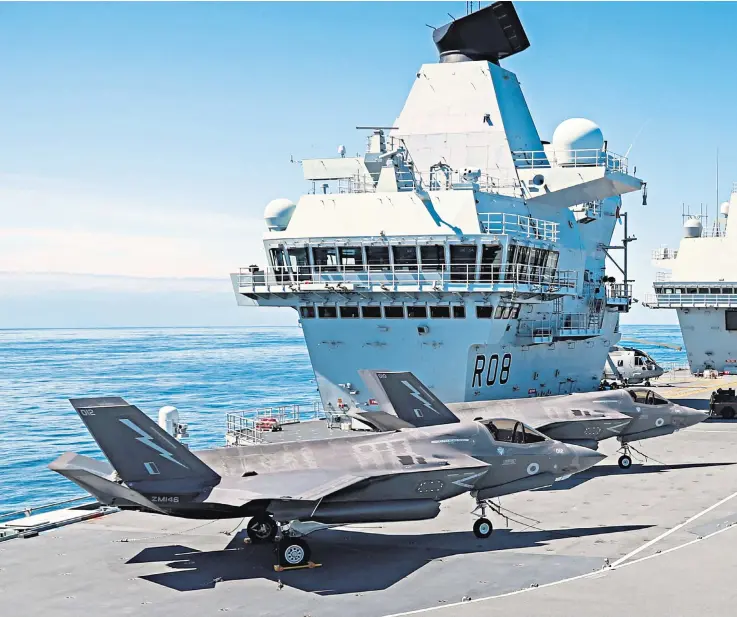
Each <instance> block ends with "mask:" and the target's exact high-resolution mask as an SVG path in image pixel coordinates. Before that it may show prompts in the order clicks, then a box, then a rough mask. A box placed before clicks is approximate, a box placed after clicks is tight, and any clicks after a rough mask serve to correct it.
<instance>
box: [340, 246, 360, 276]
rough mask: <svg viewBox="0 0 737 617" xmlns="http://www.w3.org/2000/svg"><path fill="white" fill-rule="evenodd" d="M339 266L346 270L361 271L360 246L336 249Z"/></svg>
mask: <svg viewBox="0 0 737 617" xmlns="http://www.w3.org/2000/svg"><path fill="white" fill-rule="evenodd" d="M338 256H339V257H340V265H341V266H343V267H344V268H345V269H346V270H362V269H363V253H362V251H361V247H360V246H341V247H340V248H339V249H338Z"/></svg>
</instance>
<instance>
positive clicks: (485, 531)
mask: <svg viewBox="0 0 737 617" xmlns="http://www.w3.org/2000/svg"><path fill="white" fill-rule="evenodd" d="M493 531H494V527H493V526H492V524H491V521H490V520H489V519H488V518H480V519H478V520H477V521H476V522H475V523H474V524H473V535H475V536H476V537H477V538H482V539H483V538H488V537H489V536H490V535H491V533H492V532H493Z"/></svg>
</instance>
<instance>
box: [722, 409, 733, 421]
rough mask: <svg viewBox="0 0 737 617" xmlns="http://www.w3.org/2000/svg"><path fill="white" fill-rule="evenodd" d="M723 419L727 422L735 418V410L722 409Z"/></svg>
mask: <svg viewBox="0 0 737 617" xmlns="http://www.w3.org/2000/svg"><path fill="white" fill-rule="evenodd" d="M722 418H724V419H725V420H731V419H732V418H734V409H733V408H732V407H725V408H724V409H722Z"/></svg>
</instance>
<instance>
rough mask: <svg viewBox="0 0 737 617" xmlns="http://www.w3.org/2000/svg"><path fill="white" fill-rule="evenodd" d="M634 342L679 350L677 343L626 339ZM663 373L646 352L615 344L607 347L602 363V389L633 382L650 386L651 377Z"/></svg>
mask: <svg viewBox="0 0 737 617" xmlns="http://www.w3.org/2000/svg"><path fill="white" fill-rule="evenodd" d="M627 340H628V341H631V342H635V343H642V344H645V345H656V346H658V347H668V348H670V349H675V350H676V351H681V349H682V348H681V347H680V346H678V345H670V344H668V343H656V342H653V341H641V340H639V339H627ZM663 373H665V370H664V369H663V368H662V367H661V366H659V365H658V363H657V362H656V361H655V360H654V359H653V358H652V356H650V355H649V354H647V353H646V352H644V351H642V350H640V349H635V348H634V347H626V346H623V345H615V346H614V347H611V348H610V349H609V355H608V356H607V362H606V364H605V365H604V373H603V377H602V382H601V386H602V388H603V389H607V388H617V387H620V386H621V387H627V386H631V385H635V384H644V385H645V386H647V387H649V386H650V380H651V379H657V378H658V377H660V376H661V375H663Z"/></svg>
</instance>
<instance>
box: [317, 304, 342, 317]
mask: <svg viewBox="0 0 737 617" xmlns="http://www.w3.org/2000/svg"><path fill="white" fill-rule="evenodd" d="M317 315H318V317H320V319H333V318H335V317H337V316H338V309H336V308H335V307H334V306H318V307H317Z"/></svg>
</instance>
